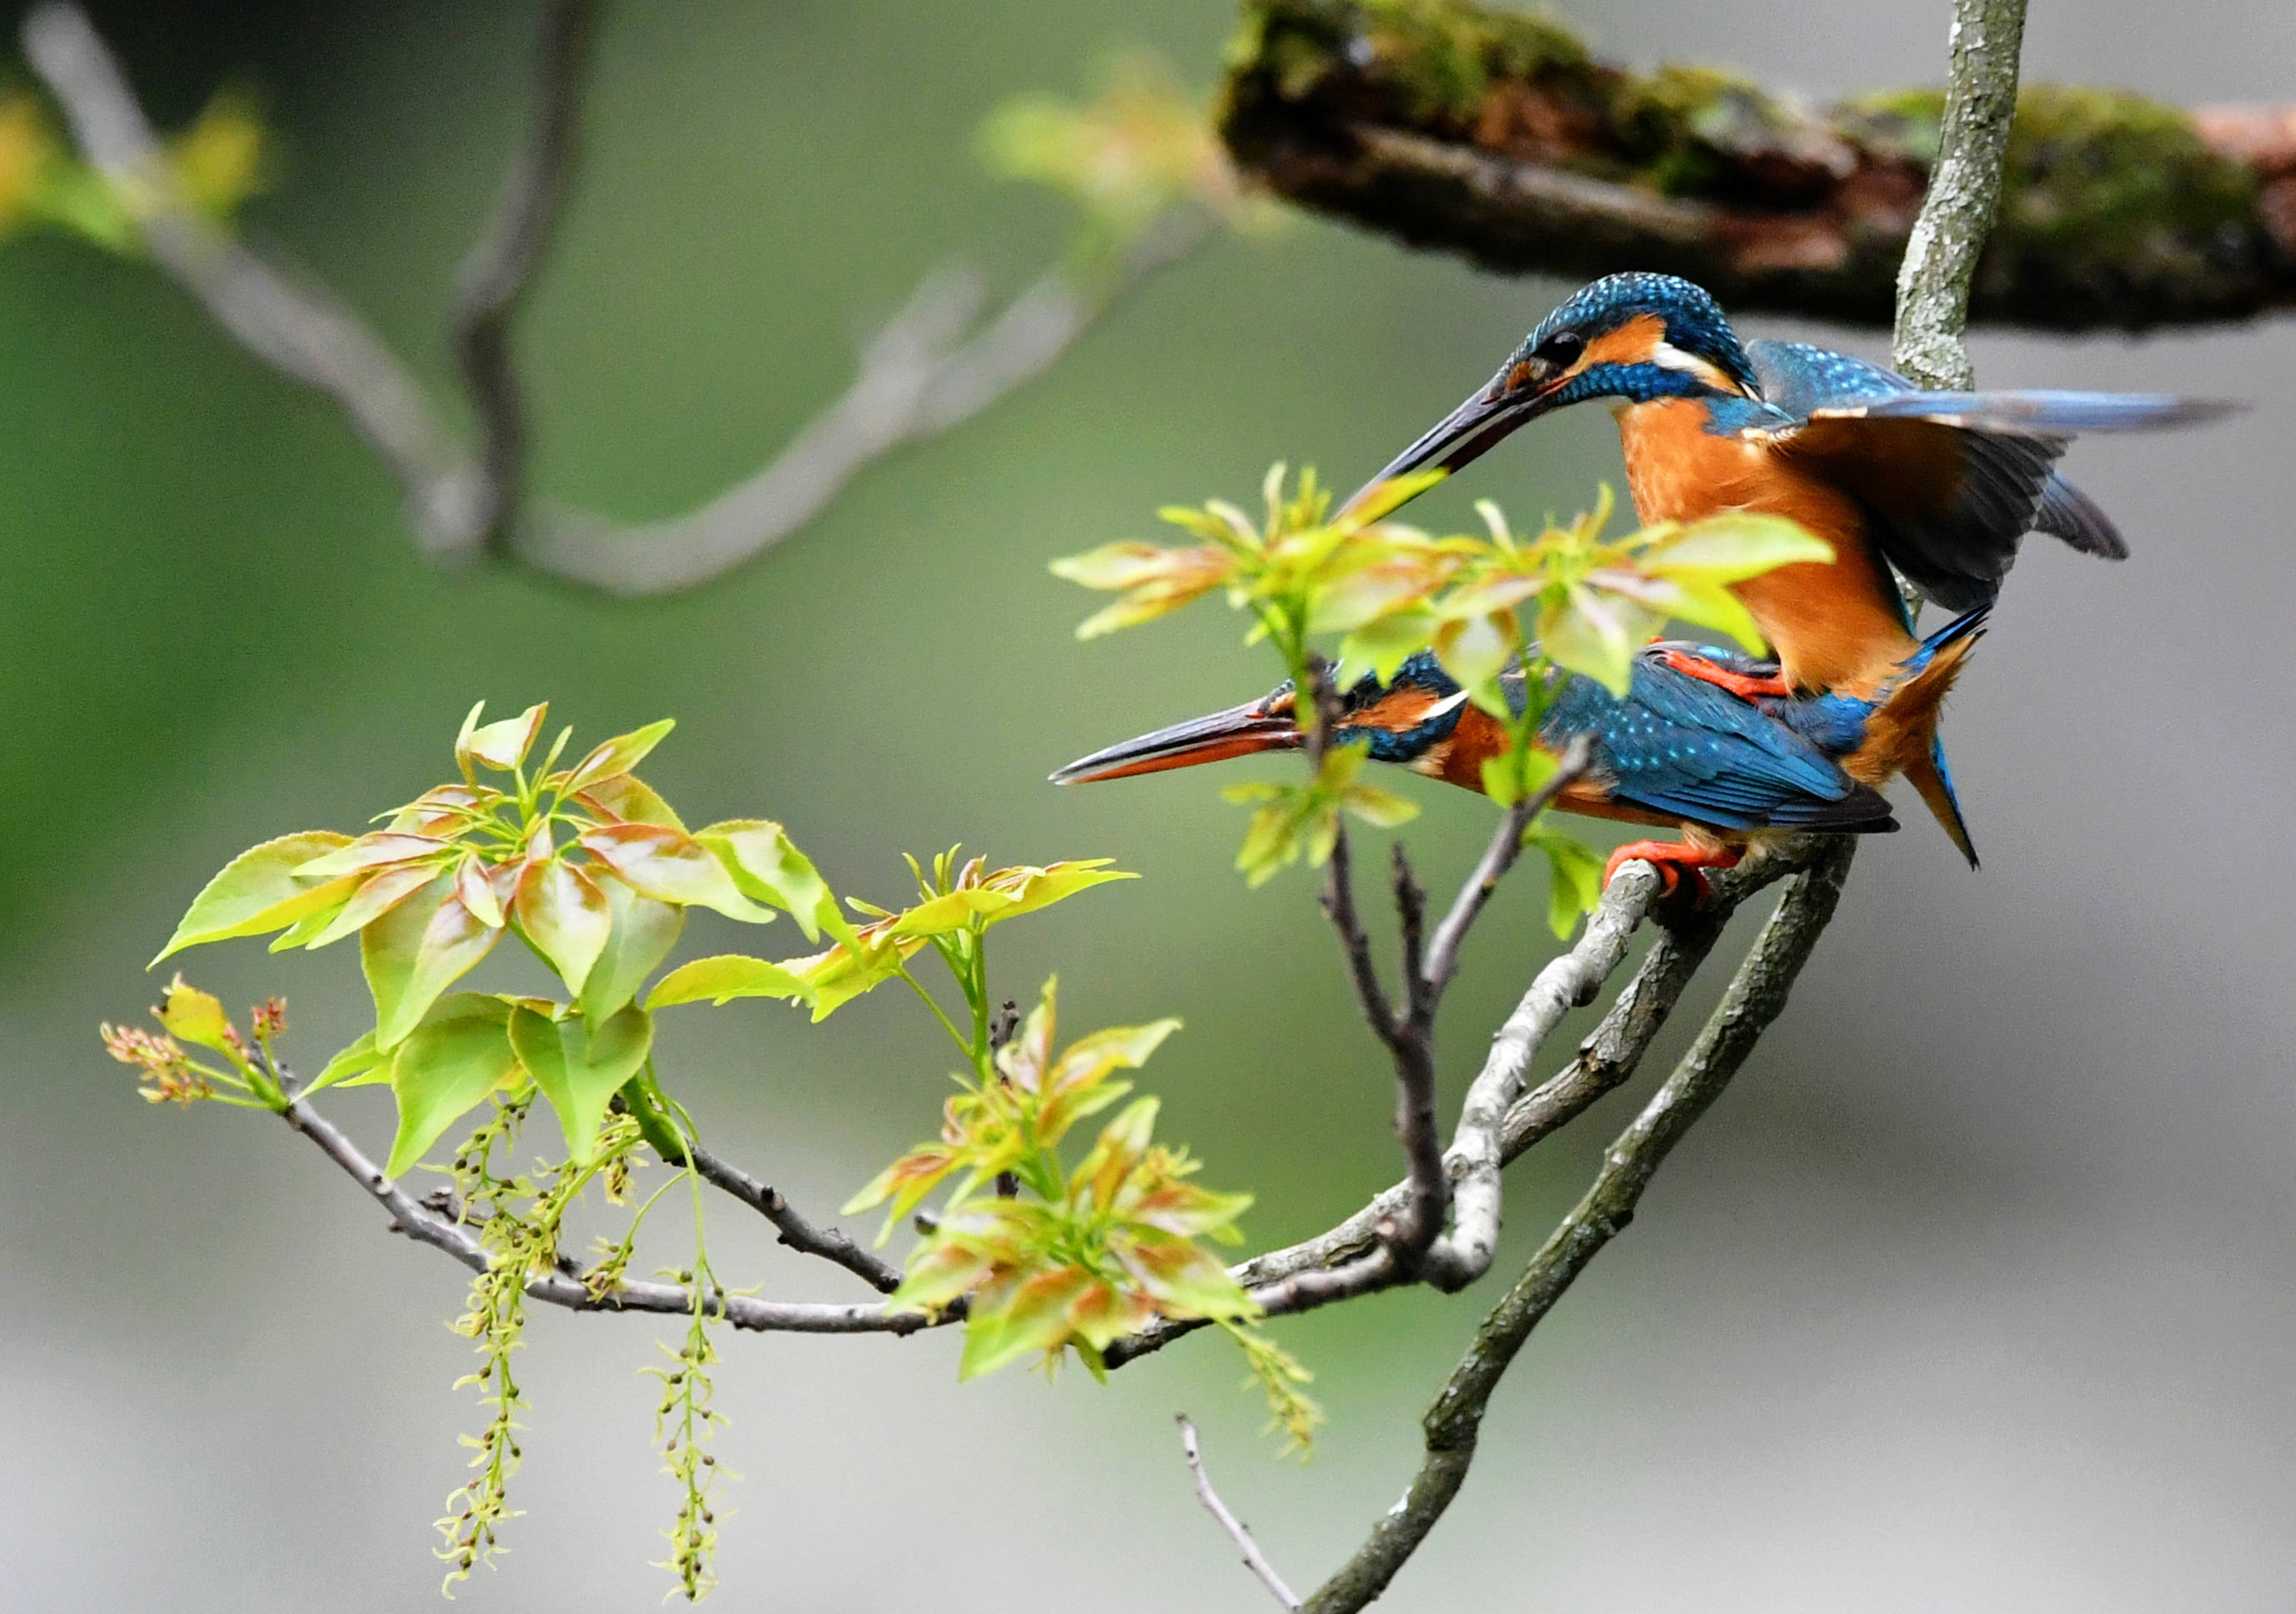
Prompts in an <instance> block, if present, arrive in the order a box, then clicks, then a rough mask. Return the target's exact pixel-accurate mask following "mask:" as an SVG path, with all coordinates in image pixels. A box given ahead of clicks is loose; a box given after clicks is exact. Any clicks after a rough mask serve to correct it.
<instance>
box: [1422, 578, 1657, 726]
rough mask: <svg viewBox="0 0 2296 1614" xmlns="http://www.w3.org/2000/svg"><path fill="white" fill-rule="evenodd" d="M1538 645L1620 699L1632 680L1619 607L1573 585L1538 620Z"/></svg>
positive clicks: (1630, 642)
mask: <svg viewBox="0 0 2296 1614" xmlns="http://www.w3.org/2000/svg"><path fill="white" fill-rule="evenodd" d="M1538 646H1539V648H1540V649H1541V650H1543V651H1544V652H1546V659H1547V660H1549V661H1551V662H1553V663H1554V664H1555V665H1556V666H1558V667H1562V668H1564V669H1566V670H1568V671H1572V672H1577V673H1580V674H1583V675H1584V676H1586V677H1587V678H1590V679H1594V680H1595V682H1596V683H1598V684H1600V685H1602V686H1603V688H1605V689H1608V690H1609V691H1610V692H1611V694H1612V695H1615V696H1619V697H1620V699H1621V700H1623V699H1625V698H1626V695H1627V689H1628V685H1629V684H1630V683H1631V682H1632V680H1633V678H1634V667H1635V652H1636V650H1637V649H1639V648H1641V646H1638V645H1636V643H1635V641H1634V638H1633V636H1632V635H1631V634H1630V633H1629V632H1628V627H1627V622H1626V618H1625V616H1624V614H1623V613H1621V611H1620V608H1619V603H1618V602H1617V601H1615V600H1611V599H1605V598H1603V597H1601V596H1600V595H1598V594H1596V593H1595V590H1593V589H1587V588H1585V587H1581V586H1578V585H1574V586H1573V587H1572V588H1571V589H1570V592H1569V595H1568V596H1567V597H1566V598H1565V599H1564V600H1563V602H1562V603H1561V604H1559V605H1552V606H1549V607H1548V608H1547V610H1546V613H1544V614H1543V615H1541V616H1540V618H1539V622H1538ZM1445 664H1446V665H1448V664H1449V663H1445ZM1454 676H1455V677H1456V674H1454ZM1462 681H1463V682H1464V680H1462Z"/></svg>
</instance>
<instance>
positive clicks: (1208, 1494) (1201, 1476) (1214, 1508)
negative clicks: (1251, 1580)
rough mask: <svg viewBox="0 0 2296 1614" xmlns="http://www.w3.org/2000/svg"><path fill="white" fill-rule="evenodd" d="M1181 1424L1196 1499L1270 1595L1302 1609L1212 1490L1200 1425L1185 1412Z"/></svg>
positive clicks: (1256, 1543)
mask: <svg viewBox="0 0 2296 1614" xmlns="http://www.w3.org/2000/svg"><path fill="white" fill-rule="evenodd" d="M1179 1425H1180V1450H1181V1451H1183V1452H1185V1453H1187V1458H1188V1472H1189V1473H1190V1474H1191V1475H1193V1477H1194V1478H1195V1482H1196V1500H1198V1501H1199V1502H1201V1503H1203V1504H1204V1511H1205V1512H1207V1513H1210V1515H1211V1516H1212V1518H1213V1519H1216V1520H1218V1523H1219V1528H1221V1529H1223V1530H1226V1532H1227V1538H1228V1539H1229V1540H1230V1541H1232V1542H1234V1543H1235V1547H1236V1551H1237V1552H1241V1553H1242V1554H1243V1567H1244V1568H1245V1569H1250V1570H1251V1572H1252V1573H1253V1574H1254V1575H1257V1576H1258V1577H1259V1584H1260V1585H1264V1586H1266V1587H1267V1592H1268V1595H1269V1596H1271V1597H1273V1598H1275V1601H1276V1602H1280V1603H1282V1604H1283V1606H1284V1607H1285V1608H1287V1609H1296V1608H1298V1607H1299V1606H1300V1599H1299V1597H1298V1595H1297V1594H1296V1593H1293V1592H1292V1588H1291V1587H1290V1586H1287V1585H1284V1584H1283V1576H1281V1575H1279V1574H1277V1573H1276V1572H1275V1565H1274V1564H1272V1563H1270V1562H1268V1561H1267V1553H1265V1552H1261V1551H1260V1550H1259V1543H1258V1542H1256V1541H1254V1540H1253V1539H1252V1538H1251V1530H1250V1529H1248V1528H1245V1526H1244V1522H1243V1520H1242V1519H1238V1518H1237V1517H1236V1516H1235V1515H1234V1513H1232V1512H1230V1511H1228V1505H1227V1503H1224V1502H1222V1501H1221V1500H1220V1498H1219V1493H1218V1491H1215V1490H1214V1489H1212V1477H1211V1476H1210V1474H1207V1473H1205V1472H1204V1459H1203V1454H1202V1453H1200V1452H1199V1451H1197V1449H1196V1426H1195V1425H1194V1424H1193V1423H1191V1422H1190V1421H1189V1420H1188V1415H1187V1414H1186V1413H1185V1412H1183V1413H1181V1414H1180V1415H1179Z"/></svg>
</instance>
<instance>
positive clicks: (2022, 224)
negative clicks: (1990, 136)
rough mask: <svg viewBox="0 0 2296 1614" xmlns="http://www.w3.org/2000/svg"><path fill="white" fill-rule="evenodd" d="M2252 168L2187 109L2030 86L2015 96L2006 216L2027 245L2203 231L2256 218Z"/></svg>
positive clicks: (2111, 94)
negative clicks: (2210, 139) (2210, 138)
mask: <svg viewBox="0 0 2296 1614" xmlns="http://www.w3.org/2000/svg"><path fill="white" fill-rule="evenodd" d="M2256 190H2257V181H2256V177H2255V176H2254V175H2253V174H2252V173H2251V172H2250V171H2249V170H2248V169H2245V168H2243V167H2242V166H2241V165H2240V164H2238V163H2235V162H2234V161H2231V160H2229V159H2227V158H2225V157H2221V156H2219V155H2218V154H2217V153H2216V152H2212V151H2210V149H2209V148H2208V147H2207V146H2206V145H2204V144H2202V142H2201V137H2200V136H2199V135H2198V134H2196V133H2195V132H2194V128H2193V123H2192V119H2190V118H2189V117H2188V116H2186V115H2185V113H2184V112H2183V111H2179V110H2178V109H2177V108H2176V107H2173V106H2168V105H2165V104H2163V103H2161V102H2158V101H2148V100H2146V99H2145V98H2144V96H2142V95H2129V94H2128V93H2126V92H2124V91H2120V90H2092V89H2076V88H2070V87H2067V86H2059V85H2033V86H2029V87H2028V88H2027V89H2026V90H2025V91H2024V93H2023V94H2021V95H2019V96H2018V98H2017V121H2016V124H2015V125H2014V127H2013V128H2012V129H2011V130H2010V134H2009V162H2008V169H2007V171H2006V173H2005V176H2004V181H2003V193H2002V209H2001V223H2002V227H2003V228H2004V229H2005V230H2006V231H2010V232H2012V233H2013V235H2015V236H2017V237H2019V238H2021V242H2022V243H2030V244H2044V243H2068V244H2070V243H2079V244H2080V245H2081V246H2082V247H2083V248H2084V250H2088V251H2094V250H2095V249H2096V248H2098V247H2100V246H2108V245H2113V244H2118V243H2123V242H2124V241H2125V240H2126V238H2127V237H2128V235H2130V234H2131V233H2132V232H2135V231H2144V232H2148V233H2150V232H2174V233H2175V234H2177V235H2186V236H2194V237H2202V236H2205V235H2207V234H2208V233H2210V232H2211V231H2213V230H2215V229H2217V228H2218V227H2219V226H2224V225H2228V224H2229V225H2238V226H2249V225H2251V224H2252V223H2253V221H2254V218H2255V216H2256Z"/></svg>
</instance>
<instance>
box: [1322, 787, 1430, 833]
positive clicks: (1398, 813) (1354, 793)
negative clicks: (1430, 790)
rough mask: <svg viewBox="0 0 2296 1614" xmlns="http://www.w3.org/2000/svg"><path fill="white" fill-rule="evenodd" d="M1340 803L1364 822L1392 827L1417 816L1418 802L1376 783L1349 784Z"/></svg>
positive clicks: (1382, 826) (1379, 826) (1385, 827)
mask: <svg viewBox="0 0 2296 1614" xmlns="http://www.w3.org/2000/svg"><path fill="white" fill-rule="evenodd" d="M1340 804H1341V806H1343V807H1345V808H1346V809H1347V810H1348V811H1349V812H1352V813H1354V814H1355V815H1356V817H1357V818H1359V819H1363V820H1364V822H1365V823H1366V824H1374V825H1376V826H1377V827H1378V828H1382V829H1392V828H1395V827H1396V826H1397V825H1398V824H1408V823H1409V822H1410V821H1411V820H1412V819H1415V818H1417V817H1418V816H1419V803H1416V802H1415V801H1413V800H1411V799H1410V798H1409V797H1408V796H1401V795H1396V794H1395V792H1394V791H1392V790H1387V789H1382V787H1381V786H1377V785H1350V786H1348V788H1347V793H1346V794H1345V795H1342V796H1341V798H1340Z"/></svg>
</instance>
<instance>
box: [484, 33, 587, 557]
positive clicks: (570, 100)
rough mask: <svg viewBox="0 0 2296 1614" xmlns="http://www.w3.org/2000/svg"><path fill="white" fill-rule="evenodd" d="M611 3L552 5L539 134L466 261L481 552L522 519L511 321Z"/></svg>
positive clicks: (565, 166)
mask: <svg viewBox="0 0 2296 1614" xmlns="http://www.w3.org/2000/svg"><path fill="white" fill-rule="evenodd" d="M604 10H605V5H604V0H551V4H549V5H548V6H547V7H546V8H545V11H544V12H543V18H542V40H541V49H540V53H539V62H538V67H537V73H536V77H535V98H536V105H535V110H534V127H533V131H532V133H531V134H530V135H529V137H528V140H527V145H526V149H525V151H524V152H522V153H521V155H520V157H519V160H518V161H517V162H516V163H515V164H514V165H512V169H511V171H510V174H509V176H508V177H506V178H505V179H504V182H503V191H502V198H501V200H500V201H499V202H496V207H495V215H494V219H493V221H492V222H491V223H490V224H489V225H488V226H487V232H486V234H485V235H483V236H481V237H480V240H479V243H478V245H477V246H475V247H473V248H472V249H471V254H470V256H469V257H468V258H466V259H463V268H462V272H461V274H460V276H458V277H457V290H456V293H455V340H454V345H455V361H456V362H457V363H458V364H459V365H460V366H462V371H463V384H464V385H466V386H467V387H468V388H469V389H470V393H471V404H472V406H473V407H474V408H476V410H477V412H478V416H479V441H480V449H479V457H478V459H479V465H478V473H479V479H478V486H477V488H476V490H474V496H473V508H472V510H471V533H470V535H469V536H470V541H471V544H472V545H473V546H474V547H476V548H487V549H495V548H500V547H501V546H502V544H503V542H504V539H505V538H506V536H507V535H508V533H509V532H510V531H511V530H512V524H513V523H515V522H516V521H517V519H518V506H519V499H520V497H521V494H522V492H523V491H524V490H523V487H522V483H523V481H524V478H525V475H526V458H527V410H526V399H525V394H524V393H523V391H521V388H520V386H519V383H518V372H517V367H516V366H515V365H514V364H513V362H512V357H511V345H510V334H511V320H512V317H513V316H514V315H515V314H516V313H517V311H518V305H519V302H520V301H521V299H522V298H523V297H524V296H525V294H526V292H527V289H528V287H529V286H530V285H531V284H533V282H534V276H535V272H536V271H537V269H538V268H541V265H542V259H543V256H544V254H545V252H546V251H548V250H549V246H550V240H551V235H552V234H553V229H554V227H555V226H556V224H557V222H558V216H559V213H560V211H561V210H562V208H563V206H564V203H565V200H566V194H567V192H568V191H569V190H570V188H571V186H572V183H573V178H574V169H575V163H576V161H577V160H578V156H579V152H580V146H581V132H582V95H583V88H584V86H585V84H586V82H587V79H588V77H589V67H590V60H591V56H592V54H593V46H594V44H595V42H596V39H597V34H598V22H599V19H600V17H601V15H602V14H603V12H604Z"/></svg>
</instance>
